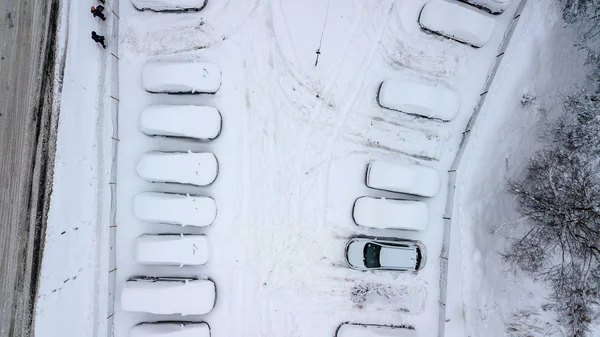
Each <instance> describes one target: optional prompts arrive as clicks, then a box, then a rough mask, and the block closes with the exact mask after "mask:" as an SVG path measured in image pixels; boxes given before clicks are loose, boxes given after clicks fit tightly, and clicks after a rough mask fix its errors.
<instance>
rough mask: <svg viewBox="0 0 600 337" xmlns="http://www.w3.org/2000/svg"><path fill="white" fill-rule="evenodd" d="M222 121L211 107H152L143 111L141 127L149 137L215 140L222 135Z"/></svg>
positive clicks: (216, 111) (217, 111)
mask: <svg viewBox="0 0 600 337" xmlns="http://www.w3.org/2000/svg"><path fill="white" fill-rule="evenodd" d="M221 119H222V118H221V114H220V113H219V110H217V109H216V108H213V107H209V106H197V105H151V106H148V107H146V108H145V109H144V111H142V116H141V117H140V126H141V129H142V132H143V133H145V134H147V135H149V136H168V137H187V138H195V139H200V140H213V139H215V138H217V137H218V136H219V134H220V133H221Z"/></svg>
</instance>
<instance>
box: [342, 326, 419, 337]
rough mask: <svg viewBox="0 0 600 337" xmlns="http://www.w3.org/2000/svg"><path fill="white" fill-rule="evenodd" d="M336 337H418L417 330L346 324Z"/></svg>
mask: <svg viewBox="0 0 600 337" xmlns="http://www.w3.org/2000/svg"><path fill="white" fill-rule="evenodd" d="M336 337H418V334H417V332H416V331H415V330H412V329H405V328H399V327H388V326H383V325H371V324H352V323H345V324H342V325H341V326H340V328H339V329H338V332H337V334H336Z"/></svg>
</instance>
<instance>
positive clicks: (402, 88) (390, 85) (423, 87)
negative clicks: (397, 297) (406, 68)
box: [378, 78, 460, 121]
mask: <svg viewBox="0 0 600 337" xmlns="http://www.w3.org/2000/svg"><path fill="white" fill-rule="evenodd" d="M378 100H379V105H381V106H382V107H383V108H388V109H392V110H397V111H401V112H404V113H407V114H411V115H418V116H422V117H427V118H436V119H440V120H443V121H451V120H452V119H454V117H456V115H457V114H458V110H459V108H460V97H459V96H458V93H456V91H454V90H452V89H449V88H446V87H443V86H441V85H438V86H433V85H429V84H425V83H419V82H414V81H407V80H405V79H402V78H393V79H389V80H386V81H384V82H383V83H382V84H381V87H380V88H379V95H378Z"/></svg>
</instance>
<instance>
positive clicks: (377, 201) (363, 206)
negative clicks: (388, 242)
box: [352, 197, 429, 231]
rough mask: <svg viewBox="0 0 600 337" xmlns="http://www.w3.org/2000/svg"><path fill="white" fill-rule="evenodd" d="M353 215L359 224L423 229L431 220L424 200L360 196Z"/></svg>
mask: <svg viewBox="0 0 600 337" xmlns="http://www.w3.org/2000/svg"><path fill="white" fill-rule="evenodd" d="M352 217H353V218H354V222H355V223H356V224H357V225H359V226H365V227H371V228H379V229H404V230H411V231H422V230H424V229H425V228H427V224H428V222H429V209H428V208H427V204H425V203H424V202H422V201H413V200H399V199H388V198H373V197H360V198H358V199H356V201H355V202H354V208H353V209H352Z"/></svg>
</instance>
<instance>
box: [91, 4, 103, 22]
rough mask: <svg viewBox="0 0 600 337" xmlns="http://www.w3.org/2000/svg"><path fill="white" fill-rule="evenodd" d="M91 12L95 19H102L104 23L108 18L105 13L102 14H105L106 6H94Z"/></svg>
mask: <svg viewBox="0 0 600 337" xmlns="http://www.w3.org/2000/svg"><path fill="white" fill-rule="evenodd" d="M90 11H91V12H92V15H93V16H94V17H99V18H100V19H102V21H106V16H104V13H102V12H104V6H102V5H98V7H94V6H92V8H91V9H90Z"/></svg>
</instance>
